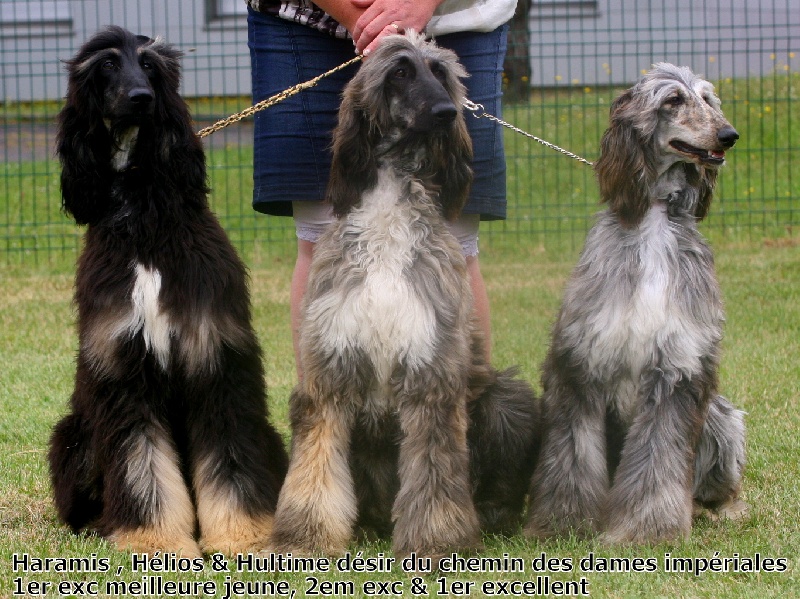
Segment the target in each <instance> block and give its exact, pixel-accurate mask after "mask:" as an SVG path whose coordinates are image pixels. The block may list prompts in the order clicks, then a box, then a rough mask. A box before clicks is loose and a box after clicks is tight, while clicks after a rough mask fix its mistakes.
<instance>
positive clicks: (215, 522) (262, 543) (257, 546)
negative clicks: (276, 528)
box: [198, 512, 273, 555]
mask: <svg viewBox="0 0 800 599" xmlns="http://www.w3.org/2000/svg"><path fill="white" fill-rule="evenodd" d="M198 514H200V513H199V512H198ZM272 523H273V516H272V514H261V515H258V516H248V515H246V514H243V513H236V514H234V513H228V514H227V515H226V517H224V518H216V519H210V518H209V519H206V520H205V521H204V519H203V518H201V519H200V531H201V537H200V546H201V547H202V549H203V552H204V553H206V554H212V553H225V554H228V555H234V554H236V553H257V552H259V551H262V550H264V549H265V548H266V547H267V544H268V542H269V538H270V536H271V534H272Z"/></svg>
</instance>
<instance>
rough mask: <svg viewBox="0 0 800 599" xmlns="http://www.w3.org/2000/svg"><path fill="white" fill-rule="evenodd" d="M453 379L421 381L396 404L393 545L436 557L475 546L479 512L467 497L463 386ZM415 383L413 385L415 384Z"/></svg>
mask: <svg viewBox="0 0 800 599" xmlns="http://www.w3.org/2000/svg"><path fill="white" fill-rule="evenodd" d="M448 383H452V381H444V380H430V379H428V380H424V381H423V380H420V381H417V384H416V386H415V385H412V384H410V383H409V382H407V381H406V382H404V383H403V386H404V387H405V388H406V389H409V388H410V389H411V390H410V391H404V392H401V395H400V397H399V398H398V399H399V402H398V406H399V414H400V426H401V429H402V431H403V437H402V440H401V443H400V457H399V464H398V473H399V477H400V491H399V492H398V494H397V497H396V499H395V502H394V507H393V509H392V516H393V519H394V522H395V528H394V549H395V552H396V553H398V554H399V555H406V554H408V553H410V552H412V551H413V552H415V553H416V554H417V555H420V556H425V557H433V558H437V557H440V556H441V555H442V554H443V553H444V552H445V551H447V550H452V549H469V548H476V547H479V546H480V538H479V526H478V515H477V513H476V511H475V506H474V504H473V501H472V487H471V483H470V469H469V454H468V448H467V425H468V417H467V410H466V398H465V394H466V390H465V389H462V390H461V392H460V393H459V392H458V390H457V389H456V390H453V389H452V388H447V387H448ZM414 387H416V388H414Z"/></svg>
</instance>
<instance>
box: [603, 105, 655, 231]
mask: <svg viewBox="0 0 800 599" xmlns="http://www.w3.org/2000/svg"><path fill="white" fill-rule="evenodd" d="M632 103H633V95H632V93H631V91H630V90H628V91H626V92H625V93H623V94H622V95H621V96H619V97H618V98H617V99H616V100H615V101H614V103H613V104H612V106H611V123H610V125H609V127H608V129H607V130H606V132H605V133H604V134H603V138H602V139H601V141H600V157H599V158H598V159H597V161H595V163H594V170H595V173H596V175H597V181H598V184H599V187H600V197H601V200H602V201H603V202H606V203H607V204H608V206H609V208H610V209H611V211H612V212H614V213H616V214H617V215H619V217H620V219H621V220H622V222H623V223H624V224H625V225H626V226H629V227H630V226H635V225H637V224H638V223H639V222H640V221H641V220H642V218H644V215H645V214H646V213H647V210H648V208H649V200H648V197H647V187H646V181H647V180H648V179H649V177H648V174H647V170H648V169H649V168H651V167H650V166H649V165H648V164H647V160H646V158H645V153H644V146H645V145H646V144H647V143H648V142H647V140H644V139H642V138H641V136H640V134H639V132H638V131H637V129H636V128H635V127H634V126H633V119H632V116H631V114H630V112H631V105H632Z"/></svg>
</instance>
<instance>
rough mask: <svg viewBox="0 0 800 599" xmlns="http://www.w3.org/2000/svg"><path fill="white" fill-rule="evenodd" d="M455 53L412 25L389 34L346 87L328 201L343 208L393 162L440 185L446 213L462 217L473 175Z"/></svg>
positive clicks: (335, 138)
mask: <svg viewBox="0 0 800 599" xmlns="http://www.w3.org/2000/svg"><path fill="white" fill-rule="evenodd" d="M466 76H467V73H466V72H465V70H464V68H463V67H462V66H461V64H459V62H458V58H457V57H456V55H455V53H453V52H451V51H450V50H447V49H444V48H440V47H438V46H437V45H435V44H434V43H433V42H430V41H426V40H425V38H424V36H422V35H420V34H418V33H415V32H413V31H409V32H408V33H406V34H405V35H392V36H388V37H386V38H385V39H384V40H383V41H382V42H381V44H380V46H379V47H378V49H377V50H376V51H375V52H374V53H373V54H372V55H370V57H369V59H367V60H365V61H364V63H363V64H362V65H361V67H360V69H359V71H358V73H357V74H356V75H355V76H354V77H353V79H352V80H351V81H350V83H348V85H347V87H346V88H345V90H344V94H343V98H342V105H341V108H340V110H339V123H338V125H337V127H336V130H335V131H334V136H333V163H332V166H331V179H330V182H329V185H328V199H329V201H330V202H331V203H332V205H333V209H334V212H335V213H336V214H337V215H338V216H341V215H343V214H346V213H347V212H348V211H349V210H350V209H351V208H352V207H353V206H354V205H356V204H357V203H358V201H359V200H360V197H361V194H362V192H363V191H365V190H367V189H369V188H370V187H371V186H372V185H374V183H375V176H376V174H377V166H378V164H379V162H391V163H392V164H394V165H396V166H397V167H398V168H402V169H404V170H406V171H407V172H410V173H411V174H413V175H414V176H415V177H417V178H419V179H420V180H421V181H423V183H425V184H426V186H428V187H429V189H435V190H438V196H439V200H440V203H441V205H442V211H443V213H444V215H445V217H446V218H454V217H455V216H457V215H458V213H459V212H460V210H461V208H462V207H463V205H464V202H465V201H466V197H467V193H468V191H469V185H470V183H471V179H472V172H471V170H470V166H469V165H470V163H471V160H472V143H471V141H470V138H469V134H468V133H467V128H466V124H465V122H464V117H463V112H462V110H463V108H462V104H463V101H464V98H465V90H464V86H463V84H462V83H461V81H460V79H461V78H463V77H466Z"/></svg>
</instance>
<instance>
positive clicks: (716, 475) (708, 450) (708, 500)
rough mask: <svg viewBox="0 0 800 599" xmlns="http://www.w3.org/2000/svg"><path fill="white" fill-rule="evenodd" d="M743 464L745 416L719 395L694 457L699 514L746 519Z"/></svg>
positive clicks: (712, 406)
mask: <svg viewBox="0 0 800 599" xmlns="http://www.w3.org/2000/svg"><path fill="white" fill-rule="evenodd" d="M744 464H745V426H744V412H742V411H741V410H737V409H736V408H735V407H733V405H731V403H730V402H729V401H728V400H727V399H725V398H724V397H722V396H721V395H717V396H715V397H714V398H713V399H712V401H711V404H710V405H709V407H708V415H707V416H706V420H705V422H704V423H703V430H702V431H701V433H700V440H699V441H698V443H697V451H696V453H695V467H694V491H693V496H694V501H695V504H696V505H695V508H696V511H702V509H703V508H707V509H708V510H710V512H711V515H712V517H714V516H719V517H727V518H739V517H741V516H743V515H744V514H745V513H746V512H747V504H745V503H744V502H742V501H740V500H739V499H738V496H739V490H740V488H741V484H742V472H743V470H744ZM698 508H699V509H698Z"/></svg>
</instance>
